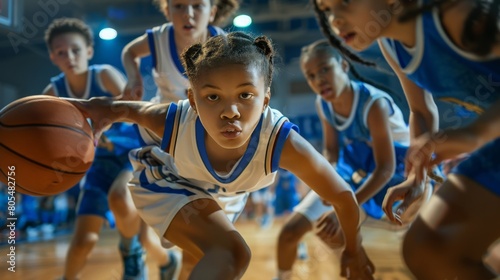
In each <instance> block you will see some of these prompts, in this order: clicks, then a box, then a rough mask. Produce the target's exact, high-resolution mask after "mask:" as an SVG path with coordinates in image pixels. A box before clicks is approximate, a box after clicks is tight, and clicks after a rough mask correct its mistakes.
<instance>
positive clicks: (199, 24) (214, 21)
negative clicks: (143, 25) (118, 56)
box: [122, 0, 239, 103]
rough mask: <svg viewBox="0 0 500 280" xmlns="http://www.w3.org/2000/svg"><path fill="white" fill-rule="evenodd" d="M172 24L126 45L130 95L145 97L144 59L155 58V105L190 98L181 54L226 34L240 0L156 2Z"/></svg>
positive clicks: (165, 25)
mask: <svg viewBox="0 0 500 280" xmlns="http://www.w3.org/2000/svg"><path fill="white" fill-rule="evenodd" d="M154 2H156V3H157V4H158V6H159V8H160V10H161V11H162V13H164V15H165V17H166V18H167V19H168V20H169V21H170V22H168V23H165V24H163V25H160V26H157V27H154V28H152V29H149V30H147V31H146V33H145V34H144V35H141V36H140V37H138V38H136V39H134V40H133V41H131V42H130V43H129V44H127V45H126V46H125V48H124V49H123V52H122V63H123V66H124V68H125V71H126V74H127V77H128V83H127V86H126V87H125V93H126V94H133V95H138V96H141V97H142V95H143V82H142V77H141V73H140V71H139V61H140V58H142V57H145V56H148V55H151V56H152V60H153V65H152V68H153V70H152V74H153V77H154V80H155V83H156V85H157V87H158V90H157V93H156V97H155V98H154V99H153V100H154V101H155V102H160V103H163V102H176V101H178V100H181V99H185V98H186V97H187V94H186V91H187V88H188V87H189V82H188V78H187V77H186V75H185V70H184V67H183V66H182V63H181V60H180V54H181V53H182V52H183V51H184V50H185V49H186V48H187V47H189V46H191V45H192V44H194V43H201V42H204V41H206V40H207V39H208V38H210V37H212V36H215V35H219V34H222V33H224V31H223V30H222V29H221V28H219V27H218V26H217V25H220V24H223V23H224V21H225V19H227V17H229V16H230V15H231V14H232V13H233V12H234V11H235V10H236V9H238V7H239V3H238V1H237V0H154Z"/></svg>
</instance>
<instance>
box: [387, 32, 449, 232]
mask: <svg viewBox="0 0 500 280" xmlns="http://www.w3.org/2000/svg"><path fill="white" fill-rule="evenodd" d="M379 46H380V49H381V51H382V53H383V55H384V57H385V59H386V60H387V62H388V63H389V65H390V66H391V67H392V69H393V70H394V72H395V73H396V75H397V76H398V78H399V81H400V83H401V86H402V87H403V90H404V93H405V96H406V100H407V102H408V105H409V107H410V120H409V125H410V141H411V144H413V143H414V142H415V140H416V138H417V137H418V136H420V135H422V134H425V133H433V132H436V131H437V130H438V126H439V123H438V121H439V119H438V112H437V107H436V104H435V103H434V99H433V98H432V95H431V94H429V93H426V92H425V91H424V90H423V89H422V88H420V87H419V86H417V85H416V84H415V83H414V82H412V81H410V80H409V79H408V77H406V74H404V73H403V72H402V71H401V69H400V68H399V66H398V65H397V63H396V62H395V61H394V60H393V59H392V58H391V56H390V55H389V54H388V53H387V51H386V50H385V48H384V46H383V45H382V43H381V42H380V41H379ZM409 154H410V153H407V155H406V159H405V172H406V173H407V176H408V178H407V180H406V181H405V182H403V183H401V184H399V185H397V186H395V187H392V188H390V189H389V190H388V191H387V194H386V195H385V198H384V202H383V206H382V207H383V209H384V212H385V213H386V215H387V217H388V218H389V219H390V220H391V221H393V222H396V223H398V224H402V220H401V218H400V217H399V216H401V215H403V214H404V213H405V212H406V210H407V209H408V207H409V206H410V205H411V204H413V202H415V201H417V200H418V199H419V198H420V197H421V196H422V195H423V193H424V183H425V178H426V174H425V173H424V170H422V169H421V170H420V171H419V172H418V173H417V172H416V171H415V169H413V168H411V166H412V161H414V159H413V158H412V157H411V156H409ZM397 200H403V203H401V204H400V205H399V206H398V209H397V210H396V212H397V215H394V213H393V205H394V203H395V202H396V201H397ZM398 215H399V216H398Z"/></svg>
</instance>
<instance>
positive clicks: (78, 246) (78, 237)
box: [64, 215, 104, 280]
mask: <svg viewBox="0 0 500 280" xmlns="http://www.w3.org/2000/svg"><path fill="white" fill-rule="evenodd" d="M103 223H104V218H102V217H100V216H94V215H80V216H78V217H77V218H76V223H75V231H74V233H73V236H72V238H71V243H70V244H69V248H68V252H67V254H66V263H65V264H64V279H65V280H73V279H79V276H80V273H81V272H82V270H83V268H84V266H85V263H86V262H87V257H88V255H89V253H90V251H91V250H92V248H94V245H95V244H96V243H97V241H98V240H99V232H100V230H101V228H102V225H103Z"/></svg>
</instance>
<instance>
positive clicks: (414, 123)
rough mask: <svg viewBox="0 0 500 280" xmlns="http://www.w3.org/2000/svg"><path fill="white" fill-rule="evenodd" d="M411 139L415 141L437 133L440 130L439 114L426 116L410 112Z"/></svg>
mask: <svg viewBox="0 0 500 280" xmlns="http://www.w3.org/2000/svg"><path fill="white" fill-rule="evenodd" d="M409 127H410V139H411V140H413V139H415V138H417V137H418V136H420V135H422V134H424V133H427V132H430V133H433V132H437V131H438V129H439V117H438V115H437V113H430V114H426V116H424V115H423V114H421V113H418V112H411V111H410V120H409Z"/></svg>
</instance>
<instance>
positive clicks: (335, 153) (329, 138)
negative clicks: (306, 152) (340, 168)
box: [320, 116, 339, 166]
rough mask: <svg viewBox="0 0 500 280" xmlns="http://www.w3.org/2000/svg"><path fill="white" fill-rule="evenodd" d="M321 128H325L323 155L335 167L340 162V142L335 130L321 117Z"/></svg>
mask: <svg viewBox="0 0 500 280" xmlns="http://www.w3.org/2000/svg"><path fill="white" fill-rule="evenodd" d="M320 120H321V127H322V128H323V155H324V156H325V158H326V159H327V160H328V161H329V162H330V163H331V164H332V165H333V166H335V165H336V164H337V162H338V161H339V141H338V139H337V136H338V135H337V132H336V131H335V129H334V128H333V127H332V126H331V125H330V123H328V121H326V120H325V119H323V118H322V117H321V116H320Z"/></svg>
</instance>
